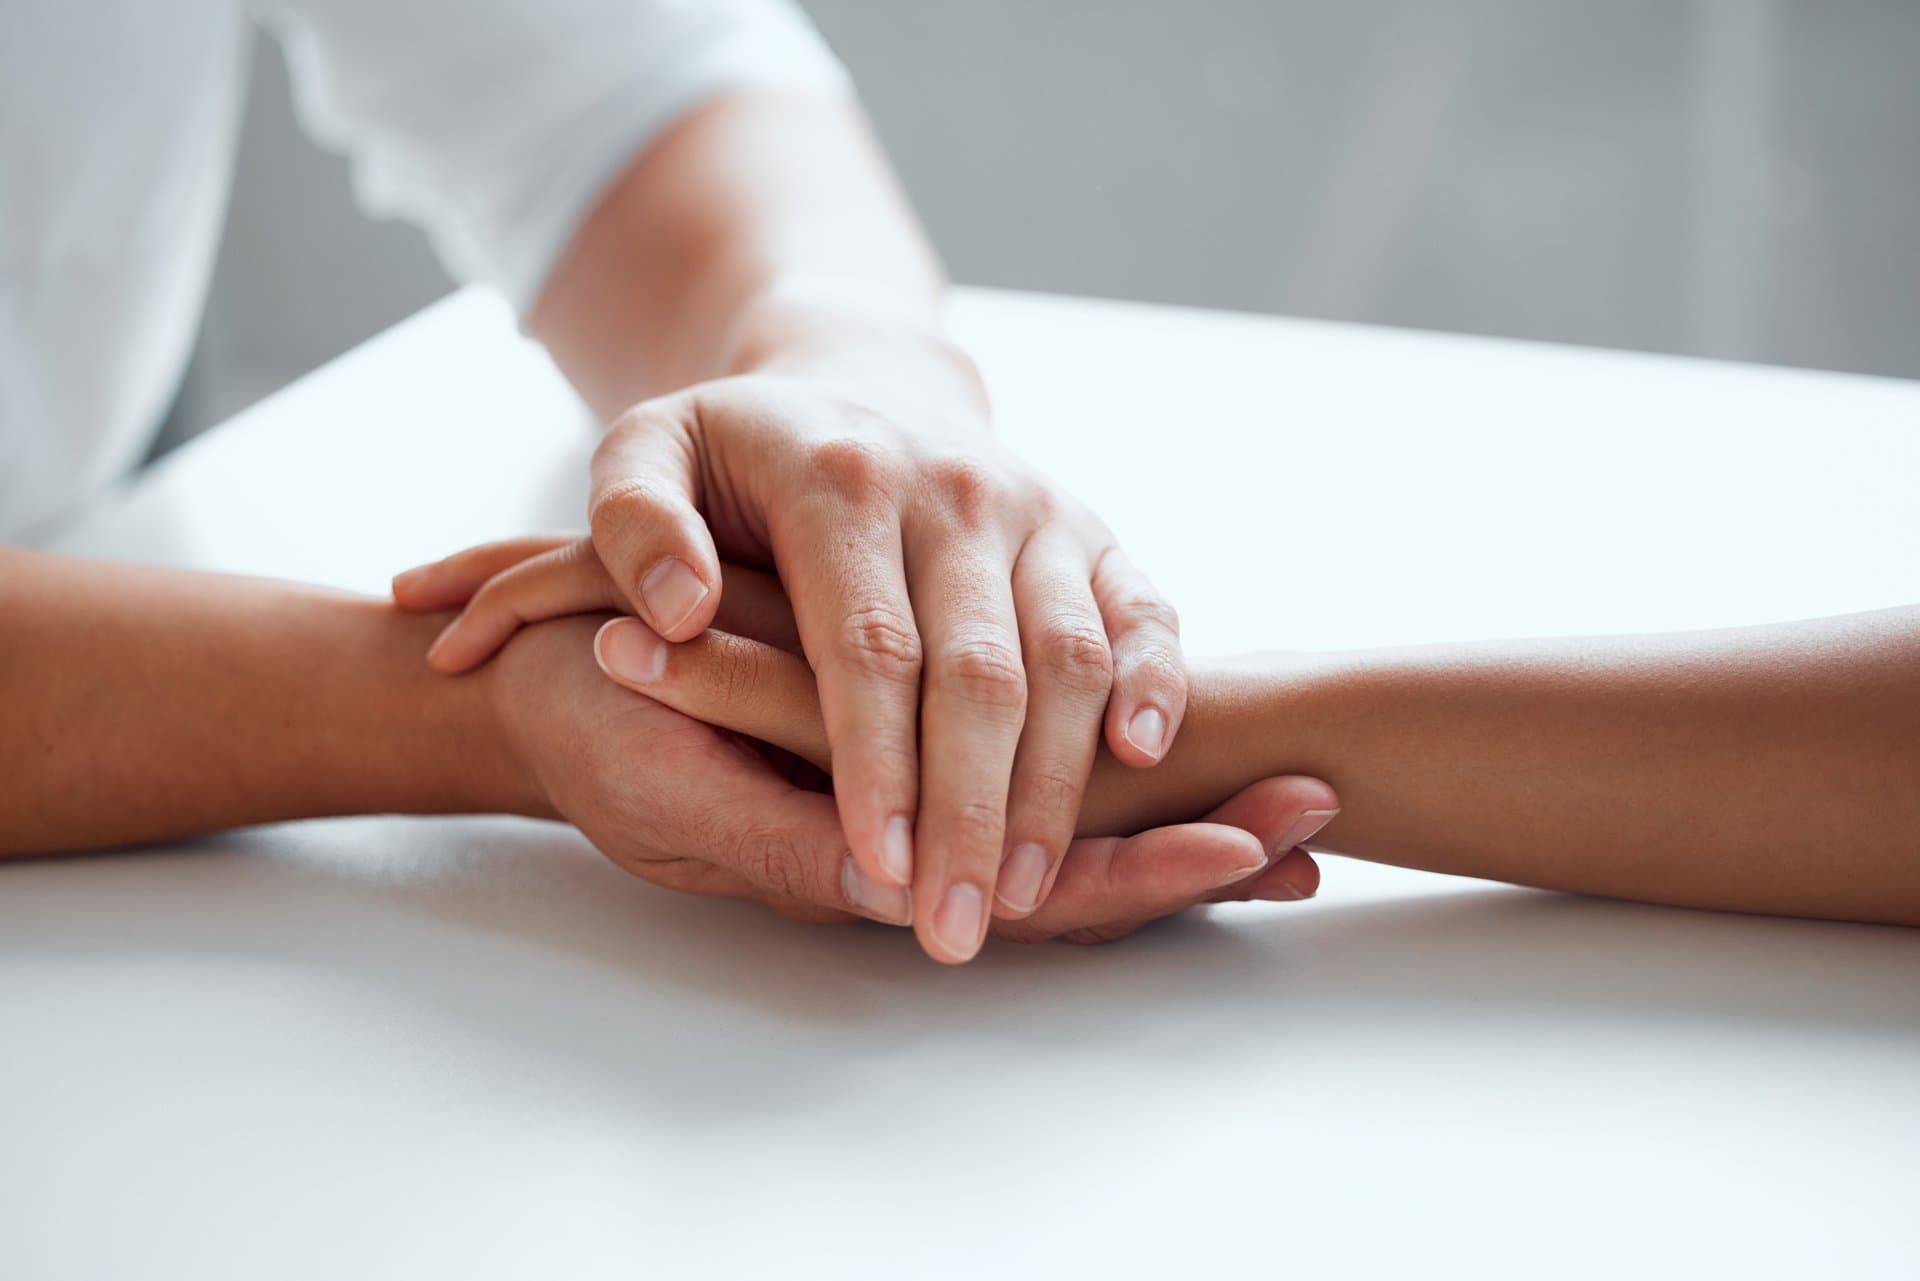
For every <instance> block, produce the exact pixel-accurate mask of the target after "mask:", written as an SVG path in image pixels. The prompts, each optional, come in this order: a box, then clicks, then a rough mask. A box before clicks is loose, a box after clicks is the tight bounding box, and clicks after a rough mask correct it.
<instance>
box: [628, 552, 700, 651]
mask: <svg viewBox="0 0 1920 1281" xmlns="http://www.w3.org/2000/svg"><path fill="white" fill-rule="evenodd" d="M706 598H707V585H706V584H705V583H703V582H701V581H700V576H699V575H698V574H696V573H694V572H693V570H691V569H690V568H688V567H687V563H686V562H685V561H683V560H679V559H676V558H675V557H672V556H669V557H667V558H666V559H665V560H663V561H661V562H660V563H659V564H658V565H655V566H654V567H653V568H652V569H650V570H648V571H647V576H646V577H645V578H643V579H641V580H640V599H641V600H643V601H645V602H646V603H647V612H648V613H649V614H652V615H653V625H654V626H655V627H656V628H658V629H659V630H660V631H662V632H670V631H673V630H674V629H675V628H677V627H679V626H680V624H682V623H684V622H686V621H687V617H688V616H689V615H690V614H692V613H693V611H694V610H696V609H698V608H700V602H701V601H703V600H705V599H706Z"/></svg>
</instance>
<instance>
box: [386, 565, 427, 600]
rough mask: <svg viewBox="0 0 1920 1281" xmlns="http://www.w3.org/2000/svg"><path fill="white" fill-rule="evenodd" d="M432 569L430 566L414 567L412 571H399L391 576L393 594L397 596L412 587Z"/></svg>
mask: <svg viewBox="0 0 1920 1281" xmlns="http://www.w3.org/2000/svg"><path fill="white" fill-rule="evenodd" d="M432 568H433V566H431V565H415V566H414V567H413V568H412V569H403V570H401V571H400V572H399V573H397V574H395V575H394V576H393V594H394V595H395V596H398V595H399V594H400V593H401V592H404V591H406V590H407V589H408V588H410V587H413V586H414V585H416V584H417V583H419V581H420V580H421V579H423V578H425V577H426V576H427V571H428V570H430V569H432Z"/></svg>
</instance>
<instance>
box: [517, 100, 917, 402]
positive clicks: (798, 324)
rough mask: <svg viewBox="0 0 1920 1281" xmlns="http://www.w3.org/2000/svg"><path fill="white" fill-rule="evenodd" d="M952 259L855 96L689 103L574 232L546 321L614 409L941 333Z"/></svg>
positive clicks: (554, 341)
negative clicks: (936, 249) (922, 221)
mask: <svg viewBox="0 0 1920 1281" xmlns="http://www.w3.org/2000/svg"><path fill="white" fill-rule="evenodd" d="M942 286H943V277H942V273H941V270H940V265H939V262H938V260H937V259H936V258H935V257H934V254H933V251H932V249H931V248H930V247H929V245H928V244H927V241H926V238H925V236H924V235H923V234H922V233H921V231H920V228H919V226H918V224H917V223H916V221H915V220H914V217H913V214H912V212H911V210H910V209H909V208H908V206H907V203H906V201H905V199H904V197H903V196H902V195H901V193H900V191H899V189H898V187H897V185H896V184H895V182H894V180H893V177H892V175H891V174H890V172H889V171H888V169H887V165H886V161H885V158H884V157H883V156H882V154H881V152H880V149H879V147H878V146H877V144H876V143H875V142H874V140H873V138H872V136H871V133H870V132H869V130H868V128H867V126H866V123H865V121H864V120H863V118H862V117H861V114H860V110H859V107H858V105H857V104H856V103H855V102H853V101H852V100H851V99H842V98H838V97H832V96H825V95H819V94H797V93H790V92H778V91H749V92H743V93H739V94H734V95H731V96H728V97H725V98H721V99H718V100H716V101H714V102H712V103H709V104H706V105H705V106H702V107H699V108H697V109H695V110H694V111H692V112H690V113H689V114H688V115H687V116H686V118H684V119H683V120H681V121H680V122H678V123H677V124H676V125H674V126H673V127H672V128H670V129H669V130H668V131H667V132H666V133H665V134H664V135H663V136H662V137H660V138H659V139H657V140H656V141H655V142H654V143H653V145H652V146H650V147H649V148H648V149H647V150H646V151H645V152H644V153H643V154H642V155H641V156H640V157H639V158H638V159H637V160H635V162H634V163H633V165H632V166H631V167H630V168H629V169H628V171H627V172H626V174H625V175H623V176H622V178H621V179H620V180H619V181H618V182H616V183H615V184H614V186H613V187H612V188H611V190H610V191H609V192H608V194H607V195H606V196H605V197H604V198H603V199H602V201H601V202H600V204H599V206H598V207H597V208H596V209H595V210H594V211H593V212H592V214H591V215H590V216H589V217H588V218H587V220H586V222H585V223H584V224H583V226H582V227H581V229H580V231H579V232H578V233H577V234H576V236H575V238H574V241H573V244H572V246H571V247H570V248H569V250H568V251H567V253H566V255H565V256H564V258H563V259H562V261H561V263H560V264H559V266H558V267H557V268H556V269H555V271H554V274H553V276H552V278H551V279H550V280H549V282H548V284H547V287H546V288H545V290H544V291H543V292H542V294H541V297H540V300H539V303H538V305H537V307H536V308H535V311H534V316H533V322H532V328H533V331H534V332H535V334H537V335H538V336H539V337H540V339H541V340H542V341H543V342H545V343H546V345H547V347H548V349H549V350H550V351H551V352H552V353H553V355H554V357H555V359H556V360H557V361H558V362H559V364H560V366H561V368H562V370H563V371H564V372H565V373H566V374H567V376H568V377H569V378H570V379H571V380H572V381H573V383H574V385H575V386H576V387H578V388H579V389H580V390H581V392H582V394H584V395H585V396H586V398H587V400H588V401H589V403H590V404H592V405H593V407H594V409H595V410H596V411H597V412H598V413H600V414H601V416H602V417H610V416H612V415H613V414H616V413H618V412H620V411H621V410H623V409H625V408H627V407H628V406H629V405H631V404H633V403H635V402H636V401H639V400H642V399H645V398H647V397H650V396H655V395H659V394H661V393H664V392H667V391H671V390H674V389H676V388H679V387H682V386H686V385H688V384H691V383H695V382H700V381H704V380H706V379H710V378H715V377H719V376H722V375H725V374H730V373H740V372H746V371H749V370H762V369H780V368H791V367H793V366H794V365H795V364H797V363H800V362H805V364H806V365H807V366H808V368H809V369H818V368H822V367H831V366H832V365H833V363H834V362H836V361H839V360H843V359H845V360H849V361H856V362H858V363H859V364H860V366H861V367H862V368H863V369H864V368H867V367H869V366H870V364H871V363H872V362H870V361H869V360H868V359H867V358H866V356H865V355H862V354H860V349H862V348H865V347H867V346H868V345H870V344H876V343H877V344H878V345H882V346H887V347H892V348H899V347H901V346H903V345H904V346H910V347H923V348H925V349H926V351H927V354H929V355H931V356H933V357H934V359H935V360H941V359H945V358H946V355H947V353H945V352H944V351H943V350H942V349H941V343H940V340H939V331H940V321H939V310H940V295H941V290H942Z"/></svg>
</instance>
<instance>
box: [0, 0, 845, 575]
mask: <svg viewBox="0 0 1920 1281" xmlns="http://www.w3.org/2000/svg"><path fill="white" fill-rule="evenodd" d="M253 17H257V18H259V19H260V20H261V21H263V22H264V23H265V24H266V25H268V26H269V27H271V28H273V29H274V30H275V31H276V32H277V33H278V34H279V35H280V37H281V39H282V41H283V42H284V44H285V46H286V51H287V57H288V63H289V65H290V66H291V68H292V73H293V78H294V86H295V93H296V97H297V100H298V102H297V105H298V107H299V109H300V113H301V117H302V119H303V122H304V123H305V124H306V126H307V128H308V129H309V130H310V131H311V132H312V133H313V134H314V135H315V136H316V137H317V138H318V139H319V140H321V141H322V142H324V143H326V144H327V145H329V146H332V147H335V148H338V149H340V150H343V151H345V152H347V153H348V155H349V156H350V157H351V159H352V162H353V172H354V186H355V190H356V192H357V194H358V196H359V198H360V200H361V202H362V204H363V205H364V206H365V207H366V209H367V210H368V211H369V212H370V213H373V214H376V215H380V216H399V217H405V218H408V219H411V220H414V221H416V222H419V223H421V224H422V225H423V226H425V227H426V228H427V230H428V232H429V233H430V234H431V236H432V238H433V242H434V245H435V247H436V248H437V250H438V251H439V253H440V255H441V257H442V258H443V259H444V260H445V262H446V263H447V265H448V267H449V269H450V270H452V271H453V272H454V274H455V275H457V276H459V277H461V278H463V279H467V280H482V281H487V282H490V283H492V284H494V285H496V286H498V287H499V288H500V289H501V290H502V291H503V292H504V293H505V294H506V295H507V296H508V298H509V299H510V300H511V301H512V302H513V303H514V305H515V307H516V308H517V309H519V310H520V311H521V313H522V314H524V313H525V311H526V309H527V308H528V307H529V306H530V305H531V303H532V301H533V299H534V298H535V296H536V295H537V294H538V292H539V290H540V286H541V284H542V283H543V282H544V280H545V278H546V274H547V271H548V269H549V268H550V267H551V266H552V264H553V262H554V260H555V258H556V257H557V256H558V255H559V253H560V252H561V250H562V249H563V248H564V247H565V245H566V243H567V241H568V239H569V238H570V236H571V233H572V231H573V229H574V227H575V226H576V225H577V223H578V222H579V221H580V219H581V218H582V217H583V216H584V214H585V213H586V212H587V211H588V209H589V208H590V207H591V206H592V204H593V202H594V199H595V198H596V196H597V195H598V194H599V193H600V192H601V191H602V190H603V189H604V188H605V186H606V185H607V184H608V183H609V182H610V181H611V180H612V179H614V178H615V177H617V176H618V174H619V173H620V172H621V171H622V170H623V169H624V168H625V167H626V165H627V163H628V162H629V161H630V160H631V158H632V157H633V156H634V155H635V154H636V153H637V152H638V151H639V150H640V149H641V148H642V147H643V146H644V145H645V144H646V142H647V140H648V139H649V138H651V137H652V136H653V135H654V133H656V132H657V131H658V130H659V129H661V128H662V127H663V126H665V125H666V124H667V123H669V122H670V121H672V120H673V119H674V118H675V117H677V116H678V115H680V114H681V113H683V112H684V111H686V110H687V109H688V108H690V107H692V106H694V105H696V104H698V103H699V102H701V101H703V100H704V99H706V98H709V97H712V96H714V95H715V94H718V93H721V92H724V91H725V90H728V89H731V88H736V87H739V86H741V85H745V84H755V83H782V84H801V85H810V86H820V87H830V88H832V89H834V90H836V91H837V90H839V89H840V88H842V87H843V86H844V84H845V80H844V73H843V72H842V71H841V69H840V67H839V65H838V64H837V63H836V62H835V61H834V59H833V57H832V55H831V54H830V53H829V52H828V51H827V50H826V48H825V46H824V44H823V43H822V42H821V41H820V39H819V37H818V35H817V34H816V33H815V32H814V31H813V29H812V28H811V27H810V26H809V25H808V24H807V22H806V20H805V19H804V18H803V17H801V16H800V15H799V13H798V12H797V11H796V10H794V9H793V8H792V7H791V5H790V3H789V0H460V2H459V3H457V4H450V3H446V0H165V3H154V2H153V0H4V3H0V541H5V540H11V539H17V538H31V537H32V533H33V530H34V528H35V527H36V526H45V525H46V524H47V523H48V522H50V521H53V520H56V519H58V518H59V517H61V516H62V515H63V514H66V513H69V512H70V511H72V510H73V509H74V508H75V507H76V506H78V505H79V504H81V503H83V502H84V501H85V500H86V499H87V498H88V497H90V496H91V495H93V494H94V493H96V492H97V491H98V490H99V489H101V488H102V487H103V486H105V485H107V484H108V483H109V482H111V481H112V480H114V479H115V478H116V477H119V476H121V475H123V474H125V473H126V472H127V471H128V470H129V469H130V468H132V467H133V466H134V465H135V464H136V463H137V462H138V461H139V460H140V458H141V457H142V456H143V455H144V453H145V451H146V449H147V448H148V447H149V445H150V443H151V441H152V437H153V433H154V431H155V430H156V429H157V426H158V423H159V420H160V418H161V416H162V414H163V413H164V412H165V409H166V406H167V404H168V402H169V400H170V399H171V398H172V395H173V393H174V390H175V387H176V385H177V383H178V380H179V377H180V374H181V370H182V368H183V366H184V364H185V362H186V359H187V356H188V354H189V348H190V346H191V344H192V341H193V336H194V334H195V332H196V330H197V328H198V324H199V317H200V311H201V308H202V305H203V303H204V298H205V292H206V288H207V281H208V276H209V274H210V272H211V270H212V265H213V258H214V250H215V246H216V243H217V241H218V237H219V231H220V223H221V219H222V215H223V213H224V210H225V207H226V200H227V189H228V182H229V171H230V168H231V165H232V159H233V149H234V141H235V137H236V134H237V131H238V123H239V115H240V111H241V108H242V105H243V103H242V98H243V94H244V75H245V50H246V37H247V24H248V22H249V20H250V19H251V18H253Z"/></svg>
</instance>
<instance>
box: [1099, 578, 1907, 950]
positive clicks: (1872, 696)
mask: <svg viewBox="0 0 1920 1281" xmlns="http://www.w3.org/2000/svg"><path fill="white" fill-rule="evenodd" d="M1194 699H1195V701H1194V706H1193V710H1192V712H1191V713H1190V715H1189V720H1188V727H1187V728H1186V729H1185V730H1184V731H1183V732H1182V735H1181V738H1180V741H1179V743H1178V744H1177V747H1176V750H1175V751H1174V753H1173V754H1172V756H1171V757H1170V758H1169V759H1168V760H1167V761H1166V762H1165V763H1164V764H1162V765H1161V766H1160V767H1159V768H1157V769H1155V770H1152V771H1148V772H1146V773H1144V774H1143V773H1140V772H1136V771H1121V770H1120V769H1118V767H1111V766H1110V763H1108V764H1109V767H1107V768H1103V770H1102V772H1101V773H1100V774H1099V775H1098V776H1097V777H1096V786H1095V790H1094V792H1093V794H1092V795H1091V796H1090V797H1089V802H1088V807H1087V810H1086V813H1085V817H1084V820H1083V830H1101V831H1109V830H1110V831H1120V830H1128V831H1130V830H1134V829H1136V828H1137V827H1138V826H1139V825H1140V824H1141V823H1143V822H1150V821H1161V820H1165V819H1170V818H1174V817H1181V816H1185V815H1187V814H1189V813H1191V812H1194V811H1195V808H1196V805H1198V804H1199V803H1200V802H1202V801H1203V800H1206V799H1210V798H1212V797H1215V796H1222V795H1226V794H1229V793H1231V792H1232V791H1233V790H1234V789H1236V788H1237V787H1239V786H1241V785H1242V784H1243V783H1244V782H1246V781H1249V780H1252V779H1255V778H1259V777H1262V776H1264V775H1266V774H1270V773H1275V772H1279V771H1304V772H1308V773H1313V774H1317V775H1319V776H1321V777H1324V778H1326V779H1327V780H1328V781H1329V782H1331V783H1332V784H1333V785H1334V786H1335V787H1336V788H1337V789H1338V790H1339V792H1340V796H1341V799H1342V804H1343V809H1342V811H1341V815H1340V817H1339V818H1338V819H1337V820H1336V821H1335V822H1334V824H1333V825H1332V826H1330V827H1329V828H1327V829H1326V831H1325V832H1324V833H1323V834H1322V836H1321V838H1320V840H1321V842H1323V843H1324V844H1326V846H1327V847H1328V848H1330V849H1335V850H1339V851H1341V852H1343V853H1348V854H1352V855H1356V856H1359V857H1363V858H1369V859H1374V860H1378V861H1383V862H1390V863H1397V864H1402V865H1405V866H1409V867H1419V868H1425V869H1430V870H1433V871H1440V872H1451V873H1459V874H1463V875H1470V876H1481V877H1489V878H1493V879H1497V880H1504V881H1514V882H1518V883H1522V884H1528V885H1539V886H1545V887H1549V888H1556V889H1566V890H1576V891H1582V892H1586V893H1594V894H1606V895H1614V896H1619V897H1626V898H1638V899H1649V900H1655V901H1660V902H1668V903H1677V904H1685V905H1691V906H1701V907H1717V908H1730V909H1736V910H1743V911H1755V912H1772V913H1782V914H1791V915H1808V916H1831V917H1841V918H1847V919H1857V920H1879V921H1896V922H1902V923H1909V924H1920V609H1903V610H1889V611H1885V612H1881V613H1874V614H1863V615H1854V616H1850V617H1846V618H1839V619H1829V620H1820V621H1816V622H1808V623H1796V624H1787V625H1782V626H1777V627H1764V628H1750V629H1740V630H1735V631H1725V632H1713V633H1696V634H1687V635H1676V636H1658V637H1640V638H1613V639H1598V640H1584V641H1538V642H1515V643H1509V644H1501V645H1459V646H1441V647H1433V648H1427V649H1417V650H1404V651H1381V652H1377V653H1363V654H1359V655H1353V656H1347V657H1314V656H1309V657H1304V658H1285V659H1282V660H1279V662H1278V663H1277V664H1274V663H1261V664H1254V665H1249V666H1247V667H1245V668H1243V669H1240V670H1237V671H1236V670H1221V671H1216V672H1213V673H1210V674H1205V675H1203V676H1202V677H1201V678H1200V679H1199V680H1198V681H1197V682H1196V689H1195V696H1194Z"/></svg>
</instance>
